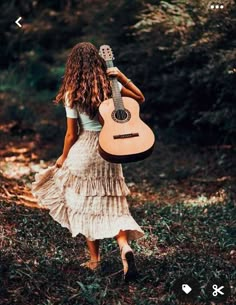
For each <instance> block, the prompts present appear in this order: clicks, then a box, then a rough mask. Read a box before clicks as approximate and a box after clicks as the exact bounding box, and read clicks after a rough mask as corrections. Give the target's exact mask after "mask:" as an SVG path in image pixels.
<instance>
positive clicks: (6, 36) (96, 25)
mask: <svg viewBox="0 0 236 305" xmlns="http://www.w3.org/2000/svg"><path fill="white" fill-rule="evenodd" d="M210 3H211V2H210V1H204V0H191V1H181V0H178V1H174V0H173V1H171V0H169V1H159V0H150V1H141V0H135V1H128V0H116V1H101V0H93V1H92V0H83V1H76V0H51V1H47V2H44V1H37V0H35V1H29V0H24V1H15V0H9V1H1V3H0V25H1V34H0V39H1V44H0V52H1V57H0V67H1V74H0V100H1V105H2V107H1V111H0V119H1V122H4V123H10V125H9V126H11V127H10V131H11V132H12V133H13V134H15V133H17V134H18V135H19V134H22V135H23V134H27V133H28V134H30V133H32V134H35V133H38V135H39V137H41V139H43V140H45V141H48V140H49V141H50V140H51V139H54V138H55V136H56V135H62V134H63V132H64V125H65V124H64V120H65V113H64V109H63V107H61V106H55V105H53V103H52V101H53V99H54V98H55V94H56V93H57V90H58V89H59V86H60V84H61V80H62V77H63V73H64V66H65V62H66V58H67V55H68V53H69V51H70V49H71V48H72V47H73V46H74V45H75V44H76V43H78V42H80V41H90V42H92V43H94V44H95V45H96V46H97V47H99V46H100V45H101V44H109V45H111V47H112V49H113V51H114V54H115V57H116V60H115V64H116V65H117V66H118V67H119V68H120V69H121V70H123V71H124V73H125V74H127V76H128V77H130V78H131V79H133V81H134V82H135V83H136V84H137V85H138V86H139V87H140V88H141V90H142V91H143V92H144V95H145V97H146V103H145V104H144V105H143V106H142V109H141V112H142V117H143V119H144V120H145V121H146V122H148V123H149V124H150V125H151V126H152V127H153V129H155V130H156V129H157V128H159V129H160V130H170V131H171V134H175V136H176V137H177V138H178V136H177V135H179V137H183V138H184V139H185V140H186V141H188V140H189V141H194V142H197V143H199V144H222V143H223V144H232V143H233V142H234V139H235V132H236V116H235V112H236V109H235V97H236V92H235V90H234V88H235V77H236V73H235V68H236V63H235V55H236V52H235V46H236V36H235V32H236V22H235V21H236V6H235V1H224V2H223V3H224V9H218V10H211V9H210V8H209V7H210ZM19 16H21V17H22V21H21V23H22V24H23V27H22V28H19V27H17V26H16V24H15V23H14V21H15V20H16V19H17V18H18V17H19ZM39 114H40V115H39Z"/></svg>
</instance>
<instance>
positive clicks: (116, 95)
mask: <svg viewBox="0 0 236 305" xmlns="http://www.w3.org/2000/svg"><path fill="white" fill-rule="evenodd" d="M106 65H107V68H112V67H114V64H113V61H112V60H109V61H106ZM110 80H111V88H112V98H113V102H114V106H115V110H120V109H122V110H124V104H123V101H122V97H121V94H120V88H119V84H118V80H117V77H116V76H111V77H110Z"/></svg>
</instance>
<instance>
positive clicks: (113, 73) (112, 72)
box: [107, 67, 122, 80]
mask: <svg viewBox="0 0 236 305" xmlns="http://www.w3.org/2000/svg"><path fill="white" fill-rule="evenodd" d="M107 74H108V76H116V77H117V79H118V80H120V79H121V78H122V72H121V71H120V70H119V69H118V68H117V67H112V68H107Z"/></svg>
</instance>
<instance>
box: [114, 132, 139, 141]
mask: <svg viewBox="0 0 236 305" xmlns="http://www.w3.org/2000/svg"><path fill="white" fill-rule="evenodd" d="M138 136H139V134H138V133H137V132H136V133H135V132H134V133H125V134H119V135H115V136H113V139H124V138H133V137H138Z"/></svg>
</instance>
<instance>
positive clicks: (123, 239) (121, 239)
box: [116, 230, 129, 273]
mask: <svg viewBox="0 0 236 305" xmlns="http://www.w3.org/2000/svg"><path fill="white" fill-rule="evenodd" d="M116 240H117V243H118V245H119V247H120V249H122V247H123V246H126V245H128V246H129V244H128V237H127V232H126V231H122V230H120V232H119V234H118V235H116ZM121 259H122V264H123V267H124V273H126V272H127V270H128V264H127V261H126V260H125V259H124V257H123V258H122V256H121Z"/></svg>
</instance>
